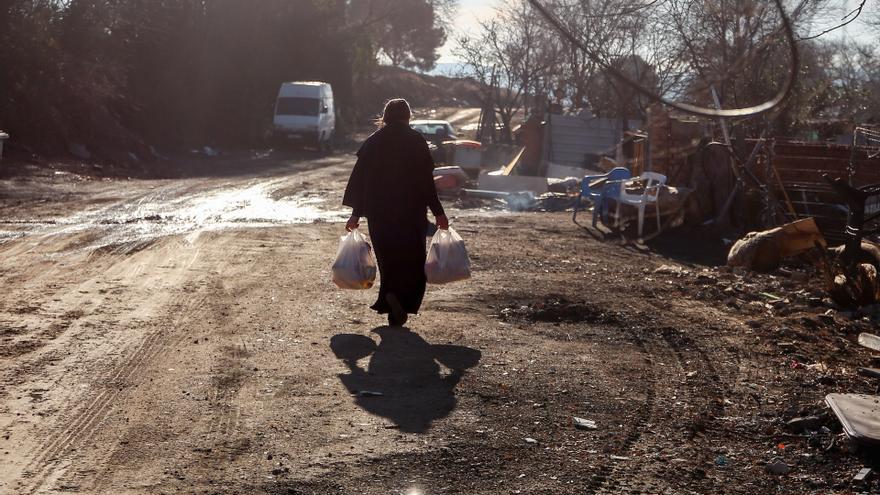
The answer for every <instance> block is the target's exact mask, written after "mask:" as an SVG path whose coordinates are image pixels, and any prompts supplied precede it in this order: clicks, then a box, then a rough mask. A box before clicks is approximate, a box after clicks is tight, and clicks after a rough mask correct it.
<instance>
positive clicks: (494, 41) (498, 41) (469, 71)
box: [456, 0, 555, 142]
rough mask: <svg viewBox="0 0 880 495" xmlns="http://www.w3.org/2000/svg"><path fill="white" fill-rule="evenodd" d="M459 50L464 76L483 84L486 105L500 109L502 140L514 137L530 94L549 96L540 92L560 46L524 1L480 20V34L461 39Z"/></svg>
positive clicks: (496, 109) (531, 96) (482, 98)
mask: <svg viewBox="0 0 880 495" xmlns="http://www.w3.org/2000/svg"><path fill="white" fill-rule="evenodd" d="M456 54H457V55H458V56H459V57H460V58H461V60H462V61H463V64H464V66H465V69H464V73H463V75H466V76H468V77H472V78H473V79H475V80H476V81H477V82H478V83H479V85H480V87H481V94H480V98H481V100H482V102H483V104H484V106H486V105H490V106H492V107H493V110H494V112H495V113H497V115H498V118H499V120H500V121H501V126H502V129H501V134H502V136H501V140H502V141H504V142H510V141H512V134H511V122H512V120H513V118H514V116H515V115H516V114H517V113H518V112H520V111H521V110H522V109H523V108H524V107H525V105H526V103H527V100H528V99H529V98H532V99H534V98H541V97H542V96H543V97H544V98H546V93H544V95H538V94H537V92H538V91H541V90H544V89H545V88H547V87H548V84H547V74H548V73H549V70H550V68H551V66H552V65H553V64H554V61H555V56H554V54H555V47H554V46H553V45H552V44H551V43H548V32H547V30H546V29H544V27H543V26H542V25H541V23H540V22H539V18H538V17H537V14H536V12H534V10H533V9H532V7H531V6H530V5H529V3H528V2H527V1H525V0H519V1H516V2H513V3H510V4H507V5H505V6H503V7H501V8H499V9H498V14H497V16H495V17H494V18H493V19H491V20H489V21H486V22H483V23H481V24H480V30H479V33H478V34H477V35H476V36H474V37H470V36H462V37H460V38H459V39H458V40H457V47H456Z"/></svg>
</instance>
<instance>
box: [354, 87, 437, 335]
mask: <svg viewBox="0 0 880 495" xmlns="http://www.w3.org/2000/svg"><path fill="white" fill-rule="evenodd" d="M410 116H411V112H410V108H409V103H407V102H406V100H404V99H395V100H391V101H389V102H388V103H386V104H385V111H384V113H383V115H382V121H381V123H380V124H379V125H380V126H381V127H380V129H379V130H378V131H376V132H374V133H373V135H372V136H370V137H369V138H367V140H366V141H364V144H363V145H362V146H361V149H360V150H359V151H358V152H357V156H358V160H357V163H355V165H354V169H353V170H352V172H351V178H349V179H348V186H347V187H346V188H345V196H344V197H343V199H342V204H344V205H346V206H350V207H351V208H352V213H351V218H349V219H348V223H347V224H346V226H345V228H346V229H347V230H349V231H351V230H353V229H356V228H357V227H358V225H359V222H360V218H361V217H366V218H367V221H368V223H369V228H370V238H371V239H372V241H373V248H374V249H375V251H376V261H378V263H379V275H380V277H381V285H380V286H379V298H378V300H376V303H375V304H373V305H372V306H370V307H371V308H372V309H374V310H376V311H377V312H378V313H379V314H387V315H388V323H389V324H390V325H392V326H401V325H403V324H405V323H406V319H407V314H409V313H412V314H415V313H418V311H419V306H421V304H422V298H423V297H424V295H425V232H426V230H427V228H428V219H427V215H426V210H427V209H428V208H430V209H431V213H433V214H434V217H435V218H436V219H437V227H438V228H441V229H448V228H449V221H448V220H447V219H446V215H445V214H444V213H443V206H442V205H441V204H440V199H439V198H437V190H436V189H435V188H434V177H433V171H434V160H433V159H432V158H431V153H430V152H429V151H428V143H427V142H426V141H425V138H423V137H422V135H421V134H419V133H418V132H416V131H414V130H413V129H411V128H410V127H409V119H410Z"/></svg>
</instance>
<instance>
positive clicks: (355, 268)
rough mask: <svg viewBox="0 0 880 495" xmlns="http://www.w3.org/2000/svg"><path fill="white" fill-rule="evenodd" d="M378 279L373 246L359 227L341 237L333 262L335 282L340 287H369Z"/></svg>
mask: <svg viewBox="0 0 880 495" xmlns="http://www.w3.org/2000/svg"><path fill="white" fill-rule="evenodd" d="M375 281H376V261H375V260H374V259H373V254H372V248H371V247H370V244H369V243H368V242H367V240H366V239H365V238H364V235H363V234H361V233H360V232H358V230H357V229H354V230H352V231H351V232H349V233H348V234H346V235H344V236H342V237H341V238H340V239H339V250H338V251H337V252H336V261H334V262H333V283H334V284H336V286H337V287H339V288H340V289H369V288H370V287H372V286H373V282H375Z"/></svg>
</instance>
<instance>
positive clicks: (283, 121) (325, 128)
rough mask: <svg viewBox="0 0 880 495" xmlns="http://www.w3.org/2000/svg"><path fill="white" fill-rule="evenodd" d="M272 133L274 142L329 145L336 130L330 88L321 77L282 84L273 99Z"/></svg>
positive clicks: (318, 145)
mask: <svg viewBox="0 0 880 495" xmlns="http://www.w3.org/2000/svg"><path fill="white" fill-rule="evenodd" d="M273 123H274V131H273V137H274V138H275V141H276V142H288V141H292V142H298V143H300V144H305V145H313V146H316V147H317V148H318V149H319V150H324V149H330V148H331V147H332V143H333V135H334V133H335V130H336V109H335V107H334V105H333V88H331V87H330V85H329V84H328V83H325V82H320V81H295V82H286V83H283V84H281V88H280V89H279V90H278V98H277V99H276V100H275V118H274V120H273Z"/></svg>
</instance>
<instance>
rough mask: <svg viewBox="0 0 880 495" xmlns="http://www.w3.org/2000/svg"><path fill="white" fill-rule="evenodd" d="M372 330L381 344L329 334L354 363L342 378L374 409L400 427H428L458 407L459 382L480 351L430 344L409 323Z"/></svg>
mask: <svg viewBox="0 0 880 495" xmlns="http://www.w3.org/2000/svg"><path fill="white" fill-rule="evenodd" d="M373 332H375V333H376V334H378V335H379V337H380V341H379V343H378V344H376V342H375V341H374V340H373V339H371V338H369V337H367V336H364V335H356V334H338V335H334V336H333V337H332V338H331V339H330V348H331V349H332V350H333V353H334V354H335V355H336V357H337V358H339V359H340V360H342V362H343V363H345V365H346V366H348V369H349V372H348V373H344V374H340V375H339V379H340V381H342V383H343V385H345V387H346V388H347V389H348V390H349V392H351V393H352V394H353V395H354V400H355V403H356V404H357V405H358V406H359V407H361V408H362V409H364V410H365V411H367V412H369V413H370V414H375V415H377V416H382V417H385V418H388V419H390V420H391V421H392V422H394V424H396V425H397V426H398V428H399V429H400V431H404V432H408V433H423V432H425V431H427V430H428V428H430V427H431V423H432V422H433V421H435V420H437V419H439V418H443V417H446V416H447V415H448V414H449V413H450V412H451V411H452V410H453V409H455V406H456V403H457V401H456V398H455V392H454V389H455V386H456V385H457V384H458V382H459V381H460V380H461V378H462V376H464V373H465V370H466V369H468V368H472V367H474V366H476V365H477V363H478V362H479V361H480V357H481V354H480V351H478V350H476V349H471V348H469V347H464V346H456V345H437V344H430V343H428V342H427V341H425V340H424V339H423V338H422V337H420V336H419V335H418V334H416V333H414V332H412V331H410V330H409V329H407V328H400V327H378V328H374V329H373ZM367 357H369V358H370V361H369V364H368V365H367V367H366V368H362V367H361V365H360V364H358V361H360V360H361V359H364V358H367ZM440 364H442V365H443V366H445V367H446V368H448V369H449V370H450V371H449V372H448V373H446V372H445V370H444V369H443V368H441V367H440Z"/></svg>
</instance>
